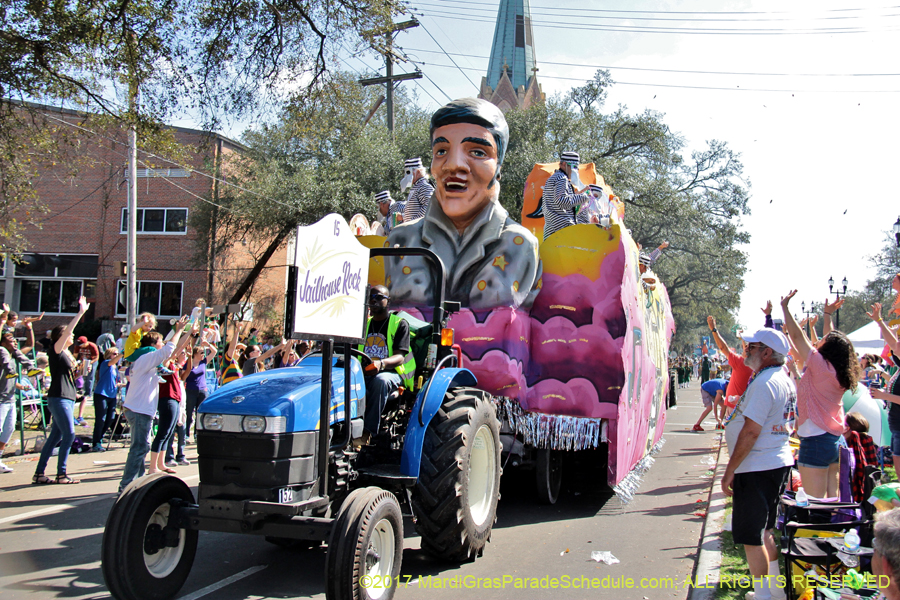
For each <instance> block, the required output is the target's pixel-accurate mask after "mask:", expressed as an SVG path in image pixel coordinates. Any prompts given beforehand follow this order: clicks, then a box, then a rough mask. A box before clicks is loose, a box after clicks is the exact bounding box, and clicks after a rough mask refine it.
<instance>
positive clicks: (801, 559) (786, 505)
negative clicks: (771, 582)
mask: <svg viewBox="0 0 900 600" xmlns="http://www.w3.org/2000/svg"><path fill="white" fill-rule="evenodd" d="M854 466H855V459H854V457H853V452H852V451H850V450H849V449H848V448H842V449H841V475H840V477H841V480H840V493H841V495H840V498H839V499H838V500H837V501H824V500H816V499H812V498H811V499H810V502H809V504H808V505H807V506H803V507H801V506H797V502H796V500H795V499H794V493H793V492H785V494H784V496H783V497H782V499H781V507H782V510H783V515H782V516H783V522H782V527H781V553H782V556H783V557H784V564H785V573H786V575H787V577H788V582H789V585H787V586H786V587H787V588H788V589H787V596H788V600H795V599H796V598H797V597H798V594H797V588H796V586H795V585H794V580H793V579H792V576H796V575H798V574H800V573H804V572H806V571H807V569H809V568H810V566H812V567H818V568H819V569H820V570H821V571H822V573H821V574H822V576H823V577H825V578H829V579H830V578H831V577H832V576H834V575H839V574H841V573H842V572H844V570H845V566H844V563H843V562H842V561H841V559H840V557H839V556H838V550H839V549H840V548H841V547H842V545H843V534H844V533H846V532H847V531H848V530H850V529H852V528H855V529H856V530H857V532H858V533H859V537H860V540H861V544H860V551H859V552H858V553H857V556H858V557H859V558H860V559H862V560H861V561H860V562H863V561H865V560H866V559H867V558H869V557H871V555H872V549H871V545H872V538H873V537H874V521H873V515H874V510H875V508H874V506H872V505H871V504H870V503H869V502H868V501H867V498H868V497H869V496H870V495H871V493H872V489H874V487H875V483H876V481H877V480H878V479H879V478H880V477H881V471H879V470H877V469H867V476H866V479H865V482H864V487H863V501H862V502H853V501H852V490H851V479H852V474H853V468H854ZM795 567H796V570H795ZM857 568H858V569H859V568H860V567H857ZM816 594H817V596H816V597H822V598H825V597H826V595H825V592H824V591H823V592H821V593H820V592H819V591H818V590H817V592H816Z"/></svg>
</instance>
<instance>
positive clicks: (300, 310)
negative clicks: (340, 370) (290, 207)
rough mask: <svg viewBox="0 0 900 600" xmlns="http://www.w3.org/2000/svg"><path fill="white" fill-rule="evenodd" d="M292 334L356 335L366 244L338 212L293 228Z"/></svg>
mask: <svg viewBox="0 0 900 600" xmlns="http://www.w3.org/2000/svg"><path fill="white" fill-rule="evenodd" d="M294 266H296V267H297V282H296V293H295V296H294V327H293V329H294V331H293V333H294V337H301V338H302V337H304V336H306V337H310V338H323V337H332V338H334V339H342V340H344V341H350V342H355V341H362V338H363V335H364V333H365V331H364V328H365V314H366V312H365V311H366V282H367V281H368V276H369V249H368V248H366V247H365V246H363V245H362V244H360V243H359V242H358V241H357V240H356V238H355V237H354V236H353V234H352V233H351V231H350V226H349V225H348V224H347V221H345V220H344V217H342V216H341V215H336V214H331V215H328V216H327V217H325V218H323V219H322V220H321V221H319V222H318V223H315V224H314V225H309V226H307V227H298V228H297V250H296V254H295V257H294Z"/></svg>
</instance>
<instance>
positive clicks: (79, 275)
mask: <svg viewBox="0 0 900 600" xmlns="http://www.w3.org/2000/svg"><path fill="white" fill-rule="evenodd" d="M98 266H99V263H98V257H97V255H96V254H24V255H22V258H21V260H20V261H19V262H17V263H16V277H28V278H43V279H57V278H65V277H68V278H71V279H96V278H97V268H98Z"/></svg>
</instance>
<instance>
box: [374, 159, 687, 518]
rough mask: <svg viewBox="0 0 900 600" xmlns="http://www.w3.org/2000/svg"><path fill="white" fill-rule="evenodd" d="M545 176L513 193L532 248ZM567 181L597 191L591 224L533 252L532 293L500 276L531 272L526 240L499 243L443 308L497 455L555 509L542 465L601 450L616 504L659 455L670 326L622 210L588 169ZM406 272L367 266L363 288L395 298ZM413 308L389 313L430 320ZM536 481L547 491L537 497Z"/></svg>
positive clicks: (377, 240)
mask: <svg viewBox="0 0 900 600" xmlns="http://www.w3.org/2000/svg"><path fill="white" fill-rule="evenodd" d="M557 164H558V163H550V164H538V165H535V167H534V169H533V170H532V172H531V174H530V176H529V177H528V179H527V182H526V184H525V190H524V206H523V210H522V215H521V224H522V226H524V228H525V229H526V230H530V232H531V233H532V234H533V235H534V236H535V237H536V238H537V239H538V240H540V239H542V238H543V226H544V219H543V217H542V216H539V215H540V210H539V204H540V201H541V195H542V191H543V184H544V182H545V181H546V180H547V179H548V177H549V176H550V175H551V174H552V173H553V171H554V170H555V169H556V166H557ZM579 175H580V180H581V182H582V183H584V184H589V183H594V184H596V185H598V186H599V187H600V188H601V189H602V190H603V194H602V197H601V198H600V201H599V202H597V203H596V204H595V210H596V211H597V213H598V214H596V217H597V218H595V219H594V220H595V221H598V222H597V223H592V224H582V225H575V226H571V227H567V228H565V229H562V230H561V231H558V232H556V233H554V234H553V235H551V236H549V237H548V238H547V239H546V240H544V241H543V242H541V243H540V245H539V249H538V250H537V252H539V258H540V261H539V264H538V265H537V269H536V273H537V275H536V277H535V281H534V282H527V281H519V280H518V279H512V278H513V277H520V275H509V274H510V273H512V274H515V273H521V272H523V271H526V270H527V269H522V268H521V263H533V262H534V257H533V256H530V255H529V254H531V253H533V252H535V249H534V247H533V245H532V246H529V244H528V243H527V242H526V240H525V239H524V238H525V237H530V236H527V235H526V236H522V235H518V236H516V235H513V236H511V237H509V238H508V239H509V240H511V243H506V244H505V245H503V246H502V247H500V249H499V250H497V246H486V247H485V248H484V249H483V250H482V251H481V252H480V254H479V256H480V260H481V261H482V262H483V264H485V265H487V266H486V269H487V270H485V269H482V270H481V271H477V269H476V271H477V272H478V273H480V274H478V275H476V276H475V277H469V279H468V280H461V281H456V280H455V279H454V269H452V268H451V269H449V271H450V272H449V273H448V281H447V282H446V283H447V287H448V289H449V290H450V295H449V296H448V298H450V299H458V300H460V301H461V304H462V309H461V310H460V311H459V312H457V313H455V314H453V315H452V316H451V318H450V322H449V326H450V327H452V328H453V330H454V331H455V336H456V337H455V341H456V344H458V346H459V348H460V350H461V353H462V359H463V360H462V366H464V367H465V368H468V369H469V370H471V371H472V373H474V374H475V376H476V377H477V379H478V387H479V388H481V389H483V390H485V391H487V392H489V393H490V394H492V395H493V397H494V398H495V401H496V402H497V405H498V414H499V415H500V417H501V420H502V422H503V426H504V428H503V433H504V436H503V438H504V452H508V451H512V452H514V453H521V454H523V455H524V456H523V457H522V458H523V459H524V460H523V461H516V462H519V463H522V464H528V463H529V462H530V463H531V464H533V465H536V470H537V472H538V488H539V490H538V491H539V495H540V496H541V497H542V499H544V500H549V501H550V502H553V501H555V498H556V494H557V493H558V490H559V473H558V470H559V467H558V462H556V461H555V460H554V456H556V457H558V456H559V452H561V451H579V450H586V449H590V448H597V447H600V446H601V445H603V444H606V445H607V446H608V465H607V480H608V483H609V485H610V486H612V487H613V489H614V490H615V491H616V493H617V494H618V495H619V497H620V498H622V499H623V500H624V501H628V500H630V499H631V497H632V494H633V492H634V490H635V489H636V487H637V485H638V483H639V481H640V477H641V475H642V474H643V473H644V472H645V471H646V469H647V468H649V466H650V464H652V461H653V459H652V456H653V455H654V454H655V453H656V452H657V451H658V450H659V448H660V447H661V446H662V443H663V439H662V434H663V428H664V425H665V407H666V394H667V392H668V389H669V385H668V364H667V356H668V350H669V342H670V340H671V337H672V335H673V333H674V330H675V325H674V319H673V317H672V312H671V308H670V304H669V298H668V294H667V293H666V289H665V286H664V285H663V284H662V283H661V282H659V281H658V279H657V278H656V276H655V275H654V274H653V272H652V271H650V270H646V271H645V272H642V270H641V267H640V265H639V260H638V259H639V248H638V246H637V244H636V243H635V241H634V240H633V239H632V238H631V235H630V232H629V230H628V229H627V228H626V226H625V213H624V205H623V203H622V202H620V201H619V199H618V198H617V197H616V196H615V194H614V193H613V191H612V189H611V188H610V187H609V186H608V185H607V184H606V183H605V182H604V181H603V179H602V177H600V176H599V175H597V173H596V171H595V169H594V165H593V164H583V165H580V168H579ZM501 210H502V209H501ZM400 229H403V228H402V227H401V228H400ZM359 239H360V241H361V242H362V243H363V244H364V245H366V246H367V247H369V248H379V247H387V246H388V245H393V244H390V243H389V242H388V238H385V237H382V236H360V237H359ZM391 239H392V242H395V240H394V238H391ZM406 245H407V244H404V243H400V246H401V247H403V246H406ZM493 253H496V256H492V254H493ZM439 254H440V253H439ZM457 258H458V257H453V259H457ZM386 260H388V262H385V261H386ZM410 260H412V259H410ZM445 260H446V259H445ZM473 260H474V259H473ZM459 262H461V261H458V263H459ZM410 264H411V263H409V260H407V259H405V258H403V257H401V259H400V260H390V259H387V258H386V257H378V258H373V259H372V260H371V263H370V267H369V283H370V284H372V285H376V284H382V285H387V286H388V288H390V289H391V291H392V296H396V295H397V294H395V293H394V289H395V287H396V288H397V289H398V290H402V288H403V286H402V285H396V286H395V285H393V284H396V283H397V281H398V279H399V278H400V277H403V276H410V277H411V276H412V275H414V272H413V270H414V269H415V267H414V266H412V267H411V266H410ZM467 264H468V263H467ZM470 271H472V269H470ZM505 276H506V279H511V281H505V280H504V279H503V278H504V277H505ZM521 277H526V278H527V275H521ZM498 278H499V281H500V284H501V285H502V284H504V283H505V284H506V285H508V286H509V287H510V289H511V290H512V295H511V296H510V297H509V298H506V299H504V300H497V298H498V296H496V295H494V296H491V295H490V293H491V291H492V289H494V288H496V287H498V281H497V280H498ZM416 284H417V285H422V282H421V281H419V282H416ZM454 289H456V290H458V291H457V295H458V296H459V297H458V298H454V297H453V290H454ZM467 289H468V291H466V290H467ZM399 295H400V296H401V298H402V297H403V294H399ZM492 299H493V301H492ZM420 304H422V303H416V302H404V301H403V300H402V299H401V300H400V301H399V302H394V306H393V308H394V309H397V308H402V309H403V310H404V311H406V312H407V313H409V314H412V315H414V316H416V317H418V318H421V319H423V320H426V321H428V320H430V318H431V315H430V314H429V312H428V309H427V308H426V307H424V306H422V305H420ZM492 304H493V305H492ZM513 438H515V440H513ZM554 468H555V469H556V471H557V472H556V473H554V472H553V470H554ZM542 471H543V473H542ZM548 478H549V480H550V481H549V482H548V481H547V480H548ZM554 478H555V481H554ZM542 479H543V480H544V485H543V487H544V488H547V487H549V488H550V489H544V490H543V491H542V489H541V488H542V484H541V480H542ZM554 488H555V490H554Z"/></svg>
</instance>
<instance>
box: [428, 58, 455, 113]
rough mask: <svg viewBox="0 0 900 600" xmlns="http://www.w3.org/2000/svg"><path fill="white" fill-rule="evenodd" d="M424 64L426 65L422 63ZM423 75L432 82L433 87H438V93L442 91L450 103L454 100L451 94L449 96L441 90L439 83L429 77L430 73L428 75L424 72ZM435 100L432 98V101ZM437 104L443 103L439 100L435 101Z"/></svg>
mask: <svg viewBox="0 0 900 600" xmlns="http://www.w3.org/2000/svg"><path fill="white" fill-rule="evenodd" d="M422 64H425V63H422ZM422 75H424V76H425V79H427V80H428V81H430V82H431V85H433V86H434V87H436V88H437V89H438V91H440V92H441V93H442V94H443V95H445V96H447V100H450V101H452V100H453V98H451V97H450V94H448V93H447V92H445V91H444V90H442V89H441V86H439V85H438V84H437V83H435V82H434V80H433V79H432V78H431V77H429V76H428V73H426V72H425V71H422ZM433 98H434V97H433V96H432V99H433ZM435 102H437V103H438V105H440V104H441V103H440V102H438V101H437V100H435Z"/></svg>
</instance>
